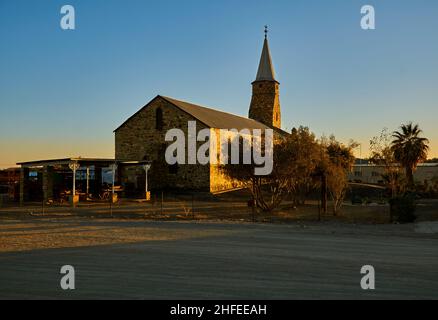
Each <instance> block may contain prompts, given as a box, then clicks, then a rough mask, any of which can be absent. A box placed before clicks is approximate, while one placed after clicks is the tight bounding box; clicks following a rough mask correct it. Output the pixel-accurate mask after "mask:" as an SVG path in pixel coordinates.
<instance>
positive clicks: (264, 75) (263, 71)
mask: <svg viewBox="0 0 438 320" xmlns="http://www.w3.org/2000/svg"><path fill="white" fill-rule="evenodd" d="M255 81H275V82H277V80H275V71H274V66H273V64H272V59H271V52H270V50H269V43H268V26H265V41H264V43H263V51H262V57H261V58H260V64H259V70H258V71H257V77H256V80H255Z"/></svg>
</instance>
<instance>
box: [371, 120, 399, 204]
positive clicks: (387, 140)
mask: <svg viewBox="0 0 438 320" xmlns="http://www.w3.org/2000/svg"><path fill="white" fill-rule="evenodd" d="M391 140H392V134H391V133H390V132H389V131H388V129H387V128H384V129H383V130H382V131H381V133H380V135H379V136H376V137H374V138H372V139H371V140H370V152H371V156H370V158H369V160H370V162H371V163H373V164H374V165H376V166H381V167H383V168H384V173H383V174H382V179H383V181H384V182H385V185H386V186H387V188H388V189H389V190H391V197H392V198H394V197H396V196H397V195H398V194H399V193H400V192H401V191H402V189H403V185H404V181H403V177H402V175H401V173H400V166H399V165H398V164H397V160H396V159H395V157H394V151H393V149H392V146H391V143H392V141H391Z"/></svg>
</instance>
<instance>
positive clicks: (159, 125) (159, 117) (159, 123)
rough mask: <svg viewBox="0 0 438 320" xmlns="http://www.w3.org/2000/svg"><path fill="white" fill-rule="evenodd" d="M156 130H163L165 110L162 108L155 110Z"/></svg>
mask: <svg viewBox="0 0 438 320" xmlns="http://www.w3.org/2000/svg"><path fill="white" fill-rule="evenodd" d="M155 129H157V130H163V110H162V109H161V108H158V109H157V110H155Z"/></svg>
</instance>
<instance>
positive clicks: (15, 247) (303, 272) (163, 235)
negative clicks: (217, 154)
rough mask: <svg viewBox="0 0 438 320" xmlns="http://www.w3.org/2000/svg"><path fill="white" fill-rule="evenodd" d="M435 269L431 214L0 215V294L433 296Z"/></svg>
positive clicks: (436, 236) (437, 258) (437, 240)
mask: <svg viewBox="0 0 438 320" xmlns="http://www.w3.org/2000/svg"><path fill="white" fill-rule="evenodd" d="M63 265H72V266H74V268H75V273H76V289H75V290H72V291H63V290H62V289H61V288H60V284H59V283H60V279H61V275H60V268H61V267H62V266H63ZM363 265H372V266H374V268H375V270H376V290H374V291H364V290H362V289H361V287H360V280H361V277H362V275H361V274H360V269H361V267H362V266H363ZM437 270H438V225H437V224H436V223H434V222H419V223H417V224H408V225H390V224H386V225H385V224H374V225H373V224H353V223H345V222H340V221H325V222H311V221H308V222H305V221H302V222H292V223H288V224H284V223H275V224H273V223H248V222H238V221H231V222H220V221H203V222H202V221H148V220H140V219H136V220H133V219H120V218H113V219H98V218H89V217H69V216H60V217H57V218H56V217H53V216H52V217H34V216H31V217H28V218H26V219H16V218H11V217H10V216H7V217H6V218H5V217H3V218H0V298H3V299H10V298H24V299H35V298H41V299H52V298H58V299H81V298H86V299H119V298H120V299H305V298H309V299H351V298H354V299H373V298H376V299H394V298H402V299H438V271H437Z"/></svg>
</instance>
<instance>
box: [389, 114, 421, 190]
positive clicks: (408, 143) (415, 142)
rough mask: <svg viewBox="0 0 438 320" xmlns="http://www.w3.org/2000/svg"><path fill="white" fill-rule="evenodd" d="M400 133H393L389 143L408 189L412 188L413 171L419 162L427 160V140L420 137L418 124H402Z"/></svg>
mask: <svg viewBox="0 0 438 320" xmlns="http://www.w3.org/2000/svg"><path fill="white" fill-rule="evenodd" d="M400 129H401V130H400V131H395V132H394V133H393V135H392V137H393V138H394V140H393V141H392V143H391V149H392V151H393V152H394V158H395V160H396V161H398V162H399V163H400V165H401V166H402V167H404V169H405V171H406V178H407V182H408V187H410V188H412V187H413V186H414V171H415V169H416V168H417V165H418V164H419V163H420V162H423V161H425V160H426V159H427V152H428V151H429V146H428V143H429V140H428V139H426V138H422V137H420V135H421V134H422V132H423V131H422V130H421V129H420V128H419V126H418V124H416V125H414V124H412V122H410V123H408V124H403V125H402V126H401V127H400Z"/></svg>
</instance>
